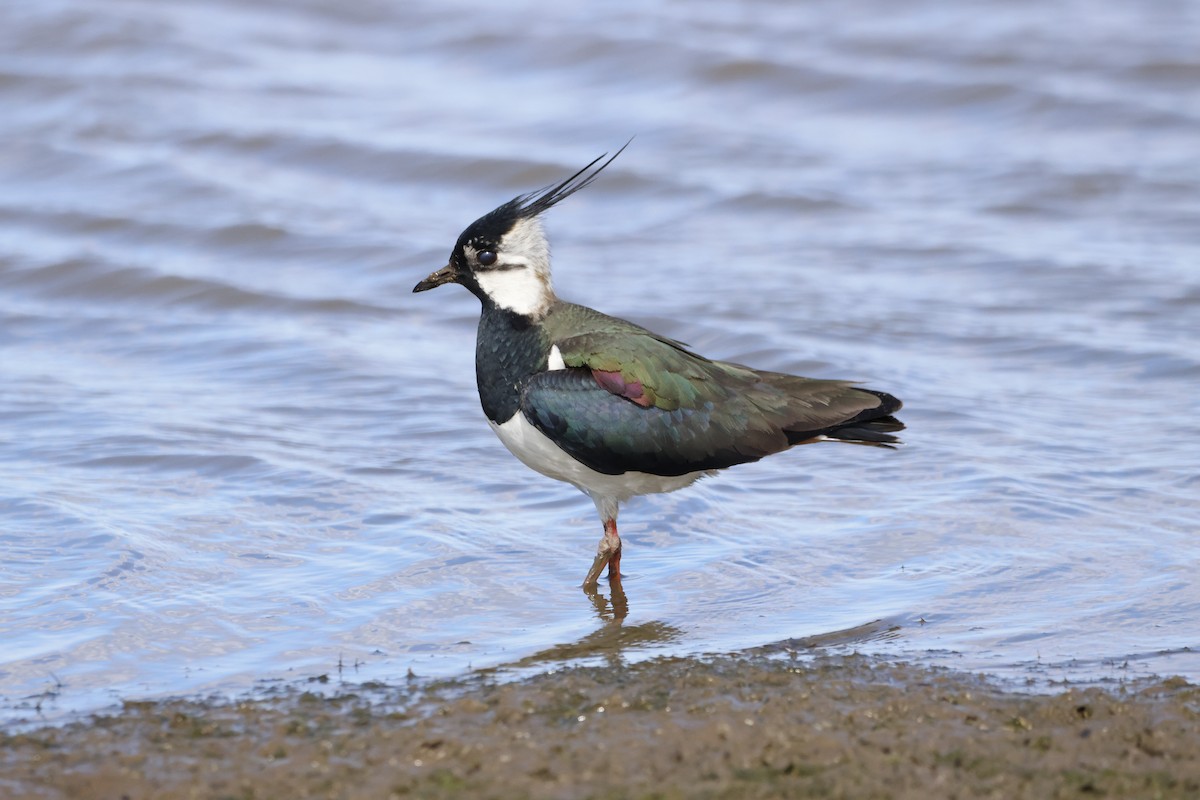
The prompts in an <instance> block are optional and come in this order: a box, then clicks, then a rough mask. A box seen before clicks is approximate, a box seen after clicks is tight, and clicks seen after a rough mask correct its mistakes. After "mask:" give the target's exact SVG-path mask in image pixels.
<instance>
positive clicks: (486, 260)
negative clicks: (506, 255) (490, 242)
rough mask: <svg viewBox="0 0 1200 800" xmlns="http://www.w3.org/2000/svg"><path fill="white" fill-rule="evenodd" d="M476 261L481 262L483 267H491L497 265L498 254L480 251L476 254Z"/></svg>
mask: <svg viewBox="0 0 1200 800" xmlns="http://www.w3.org/2000/svg"><path fill="white" fill-rule="evenodd" d="M475 260H476V261H478V262H479V265H480V266H481V267H490V266H491V265H492V264H495V263H496V254H495V253H493V252H492V251H491V250H480V251H479V252H478V253H477V254H476V256H475Z"/></svg>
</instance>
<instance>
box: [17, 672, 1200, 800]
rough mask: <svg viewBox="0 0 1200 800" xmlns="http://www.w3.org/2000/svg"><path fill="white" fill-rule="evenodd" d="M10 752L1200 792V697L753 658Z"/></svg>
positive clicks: (37, 739) (29, 742)
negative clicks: (1038, 689)
mask: <svg viewBox="0 0 1200 800" xmlns="http://www.w3.org/2000/svg"><path fill="white" fill-rule="evenodd" d="M0 753H2V754H3V755H2V756H0V796H6V797H8V796H11V797H39V798H74V797H89V798H129V799H130V800H140V799H141V798H168V799H169V798H264V797H291V798H302V797H321V798H389V797H396V798H442V797H484V798H493V797H494V798H515V797H529V798H543V797H545V798H550V797H553V798H625V797H633V798H766V797H881V798H882V797H889V798H918V797H919V798H931V797H934V798H936V797H997V798H999V797H1003V798H1013V797H1029V798H1034V797H1036V798H1067V797H1071V798H1074V797H1080V798H1084V797H1164V798H1174V797H1179V798H1185V797H1187V798H1192V797H1196V796H1200V687H1197V686H1195V685H1193V684H1189V683H1187V682H1186V681H1184V680H1182V679H1178V678H1169V679H1154V680H1143V681H1135V682H1130V683H1126V684H1113V685H1110V686H1104V687H1094V686H1093V687H1087V688H1075V687H1070V686H1060V687H1057V689H1056V691H1054V692H1052V693H1039V694H1030V693H1024V692H1022V691H1019V690H1016V689H1014V688H1013V687H1010V686H1003V685H1000V684H998V683H995V682H992V681H989V680H988V679H986V678H983V677H980V676H976V675H971V674H964V673H956V672H953V671H948V670H943V669H932V668H928V667H923V666H912V665H906V664H893V663H884V662H881V661H877V660H872V659H868V658H865V657H860V656H848V657H836V658H835V657H828V656H824V657H820V658H817V659H804V660H795V659H789V658H788V657H787V656H764V655H759V654H746V655H740V656H721V657H714V658H705V659H661V660H654V661H647V662H642V663H637V664H625V663H619V662H613V663H609V664H607V665H603V666H589V667H572V668H564V669H555V670H553V671H550V672H543V673H541V674H537V675H534V676H532V677H526V678H523V679H520V680H513V679H512V675H511V673H508V674H506V675H505V676H504V679H503V680H501V679H500V676H498V675H497V674H495V673H492V674H488V673H475V674H473V675H471V676H468V677H466V678H463V679H460V680H455V681H450V682H440V683H426V682H423V681H421V680H419V679H413V680H412V681H410V682H409V684H408V685H406V686H399V687H396V686H382V685H379V684H363V685H357V686H354V685H349V684H345V685H342V686H340V687H338V688H337V689H336V690H330V684H328V683H322V682H320V681H317V682H314V683H311V684H308V685H307V686H302V687H297V688H291V689H287V690H283V691H278V692H276V693H275V694H274V695H273V696H259V697H257V698H255V699H252V700H241V701H229V700H217V701H212V702H205V701H197V700H176V701H164V702H145V703H141V702H130V703H126V704H125V705H124V706H123V707H122V708H121V709H120V710H119V711H117V712H116V713H113V714H110V715H107V716H96V717H93V718H90V719H88V720H82V721H77V722H73V723H70V724H67V725H61V726H53V727H49V726H48V727H42V728H32V729H26V730H22V731H19V732H15V733H8V734H4V735H2V736H0Z"/></svg>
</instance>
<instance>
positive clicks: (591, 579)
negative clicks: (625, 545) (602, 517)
mask: <svg viewBox="0 0 1200 800" xmlns="http://www.w3.org/2000/svg"><path fill="white" fill-rule="evenodd" d="M616 528H617V526H616V525H615V524H614V525H612V526H611V528H610V527H609V526H608V525H605V527H604V538H602V539H601V540H600V544H599V545H598V546H597V547H596V558H595V560H594V561H592V568H591V569H589V570H588V574H587V577H586V578H584V579H583V585H584V586H585V587H587V586H595V585H596V583H597V582H598V581H599V580H600V573H601V572H603V571H604V568H605V567H606V566H607V567H608V581H609V583H613V582H614V581H615V582H617V583H620V581H621V539H620V537H618V536H617V531H616Z"/></svg>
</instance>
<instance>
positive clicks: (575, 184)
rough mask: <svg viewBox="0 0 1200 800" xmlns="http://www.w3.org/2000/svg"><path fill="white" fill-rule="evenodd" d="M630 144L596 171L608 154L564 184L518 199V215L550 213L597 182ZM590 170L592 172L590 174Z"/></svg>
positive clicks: (614, 154) (529, 215)
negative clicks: (559, 203)
mask: <svg viewBox="0 0 1200 800" xmlns="http://www.w3.org/2000/svg"><path fill="white" fill-rule="evenodd" d="M632 141H633V139H632V138H631V139H630V140H629V142H632ZM629 142H626V143H625V144H623V145H621V149H620V150H618V151H617V152H615V153H613V154H612V156H611V157H610V158H609V159H608V160H607V161H605V162H604V163H603V164H601V165H600V166H598V167H596V168H595V169H592V167H595V166H596V164H597V162H599V161H601V160H603V159H604V157H605V156H607V155H608V153H602V154H601V155H600V156H599V157H598V158H596V159H594V160H593V161H592V162H591V163H590V164H588V165H587V166H586V167H584V168H583V169H581V170H579V172H576V173H575V174H574V175H572V176H571V177H569V178H567V179H566V180H565V181H563V182H562V183H559V184H556V185H553V186H547V187H545V188H542V189H538V190H536V191H533V192H530V193H529V194H523V195H521V196H520V197H518V198H516V199H515V200H514V201H513V202H514V203H515V204H516V206H517V209H516V211H517V214H518V215H519V216H522V217H536V216H537V215H538V214H541V213H543V212H545V211H549V210H550V208H551V207H553V206H554V205H555V204H556V203H558V202H560V201H562V200H565V199H566V198H568V197H570V196H571V195H573V194H575V193H576V192H578V191H579V190H580V189H582V188H583V187H585V186H587V185H588V184H589V183H591V182H592V181H594V180H596V177H597V176H599V174H600V172H601V171H602V170H603V169H604V168H605V167H607V166H608V165H609V164H611V163H612V162H613V161H614V160H615V159H616V157H617V156H619V155H621V153H622V152H623V151H624V150H625V148H626V147H629ZM589 170H591V172H589Z"/></svg>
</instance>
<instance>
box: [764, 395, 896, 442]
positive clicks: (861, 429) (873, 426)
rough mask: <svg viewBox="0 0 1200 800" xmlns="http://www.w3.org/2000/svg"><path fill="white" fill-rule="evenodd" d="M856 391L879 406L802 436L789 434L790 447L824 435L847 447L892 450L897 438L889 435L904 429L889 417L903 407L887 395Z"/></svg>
mask: <svg viewBox="0 0 1200 800" xmlns="http://www.w3.org/2000/svg"><path fill="white" fill-rule="evenodd" d="M855 391H858V392H866V393H867V394H873V395H875V396H876V397H878V398H879V400H880V403H879V405H877V406H876V407H875V408H869V409H867V410H866V411H863V412H861V413H859V414H858V415H856V416H854V417H852V418H851V419H848V420H846V421H845V422H842V423H840V424H838V425H833V426H831V427H829V428H826V429H824V430H820V431H805V432H804V433H799V432H792V431H788V432H787V434H788V440H789V441H790V442H791V443H792V444H798V443H800V442H802V441H809V440H812V439H815V438H817V437H818V436H824V437H825V438H826V439H836V440H837V441H839V442H846V443H848V444H866V445H872V446H874V447H891V446H892V445H895V444H899V443H900V439H899V438H898V437H896V436H893V435H892V434H893V433H898V432H899V431H902V430H904V423H903V422H901V421H900V420H898V419H896V418H895V417H893V416H892V414H893V413H894V412H896V411H899V410H900V408H901V407H902V406H903V405H904V404H903V403H901V402H900V401H899V400H898V399H896V398H895V397H892V396H891V395H890V394H888V393H887V392H877V391H875V390H874V389H857V388H856V389H855Z"/></svg>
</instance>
